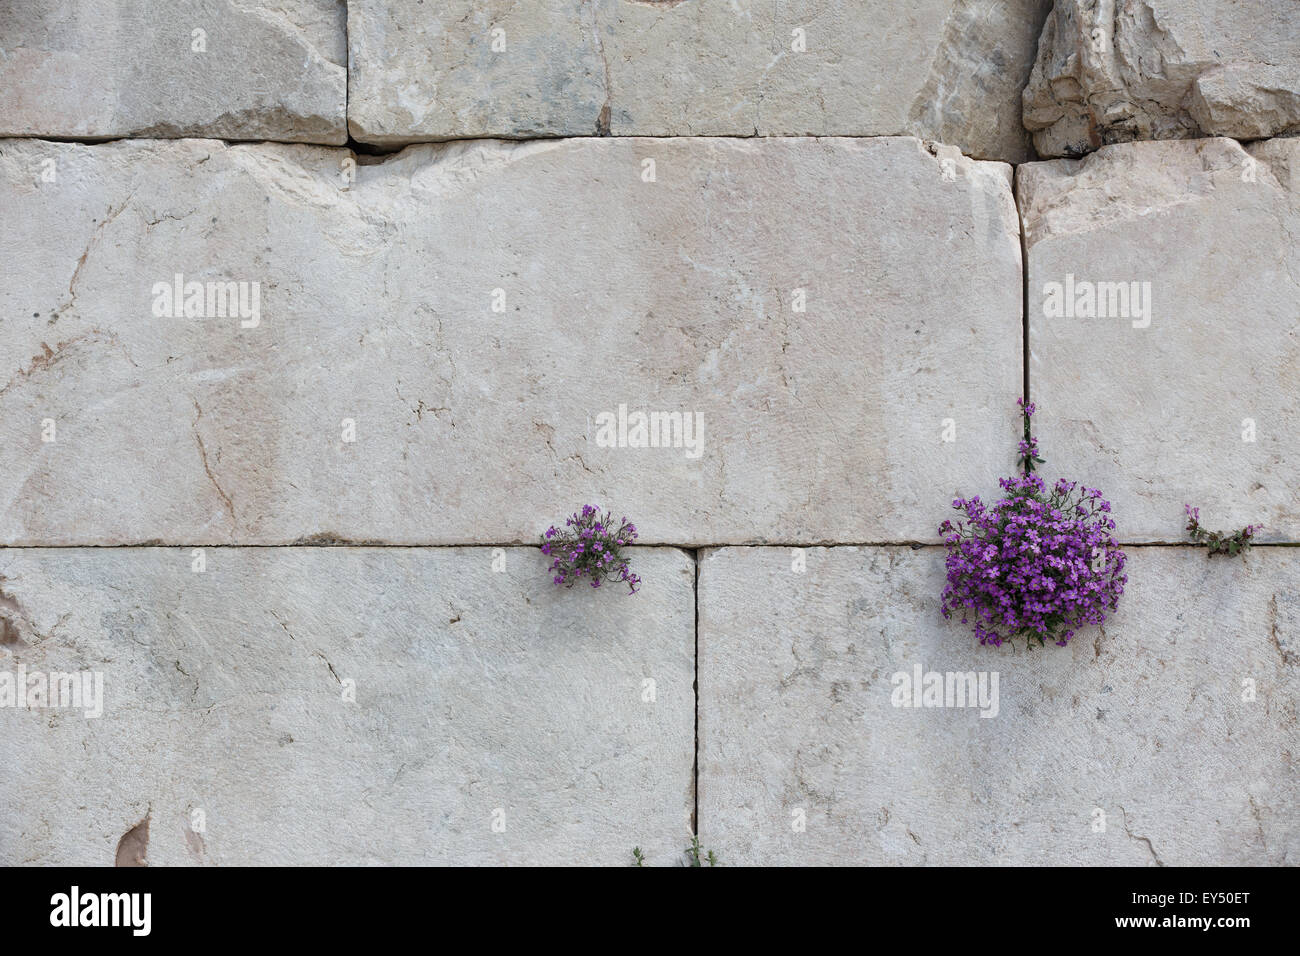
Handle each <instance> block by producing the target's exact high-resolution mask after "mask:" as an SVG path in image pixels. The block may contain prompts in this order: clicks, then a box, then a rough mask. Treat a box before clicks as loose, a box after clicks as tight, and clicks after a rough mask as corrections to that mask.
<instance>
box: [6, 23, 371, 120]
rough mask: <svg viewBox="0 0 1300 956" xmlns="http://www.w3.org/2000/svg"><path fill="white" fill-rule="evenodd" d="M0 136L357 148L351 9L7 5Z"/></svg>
mask: <svg viewBox="0 0 1300 956" xmlns="http://www.w3.org/2000/svg"><path fill="white" fill-rule="evenodd" d="M0 103H3V104H4V109H3V110H0V136H51V137H67V138H80V139H94V138H109V137H118V136H141V137H178V136H210V137H214V138H221V139H235V140H263V139H267V140H280V141H284V142H305V143H306V142H310V143H333V144H340V145H341V144H342V143H345V142H347V119H346V113H347V9H346V4H344V3H343V2H342V0H256V2H247V0H166V2H162V0H96V2H86V0H5V3H4V5H3V10H2V13H0Z"/></svg>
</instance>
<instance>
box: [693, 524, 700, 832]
mask: <svg viewBox="0 0 1300 956" xmlns="http://www.w3.org/2000/svg"><path fill="white" fill-rule="evenodd" d="M700 551H701V549H700V548H694V549H692V550H691V558H692V559H693V560H694V561H695V682H694V684H693V685H692V686H693V687H694V689H695V762H694V764H693V765H692V767H691V796H692V800H693V803H692V806H691V832H692V833H693V834H695V835H696V836H699V835H700Z"/></svg>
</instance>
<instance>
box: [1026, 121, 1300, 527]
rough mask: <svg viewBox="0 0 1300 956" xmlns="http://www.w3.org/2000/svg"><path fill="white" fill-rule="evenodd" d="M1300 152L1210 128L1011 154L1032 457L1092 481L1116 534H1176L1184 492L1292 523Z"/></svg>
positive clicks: (1297, 469) (1299, 464) (1229, 511)
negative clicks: (1030, 158) (1087, 151)
mask: <svg viewBox="0 0 1300 956" xmlns="http://www.w3.org/2000/svg"><path fill="white" fill-rule="evenodd" d="M1297 160H1300V140H1294V139H1278V140H1271V141H1268V142H1264V143H1258V144H1254V145H1252V146H1250V147H1248V148H1245V149H1243V148H1242V147H1241V146H1240V145H1238V144H1237V143H1236V142H1234V141H1232V140H1228V139H1215V140H1197V141H1191V142H1161V143H1129V144H1122V145H1117V146H1111V147H1107V148H1105V149H1102V150H1100V151H1099V152H1097V153H1095V154H1093V155H1091V156H1089V157H1087V158H1086V159H1084V160H1081V161H1071V160H1058V161H1055V162H1047V163H1032V164H1028V165H1026V166H1022V167H1020V169H1019V173H1018V176H1019V178H1018V182H1017V191H1018V197H1019V200H1020V205H1021V210H1022V214H1023V217H1024V222H1025V236H1026V247H1027V249H1028V263H1029V265H1028V269H1029V305H1028V308H1029V345H1030V366H1029V372H1030V388H1031V391H1032V393H1033V398H1034V400H1035V401H1036V402H1037V403H1038V405H1039V416H1038V418H1036V419H1035V421H1036V422H1037V423H1038V435H1039V444H1040V447H1041V450H1042V453H1043V457H1044V458H1046V459H1047V464H1046V465H1045V466H1044V471H1045V474H1047V475H1049V476H1065V477H1069V478H1072V479H1075V480H1079V481H1082V482H1084V483H1085V484H1087V485H1089V486H1093V487H1098V488H1100V489H1101V490H1102V491H1103V492H1105V493H1106V496H1107V497H1108V498H1109V499H1110V500H1111V502H1112V503H1113V504H1114V507H1115V511H1114V514H1115V520H1116V521H1117V523H1118V525H1119V534H1120V536H1121V539H1122V540H1126V541H1168V542H1177V541H1183V540H1186V537H1185V535H1184V531H1183V529H1184V526H1185V524H1186V520H1185V518H1184V515H1183V506H1184V505H1185V504H1190V505H1193V506H1195V507H1199V508H1200V509H1201V520H1202V523H1203V524H1204V525H1205V526H1206V527H1209V528H1212V529H1216V530H1222V531H1229V530H1235V529H1237V528H1240V527H1242V526H1244V525H1246V524H1263V525H1264V532H1263V533H1262V534H1261V536H1260V539H1259V540H1273V541H1297V540H1300V500H1298V499H1297V496H1296V487H1297V484H1298V483H1300V432H1297V429H1296V423H1297V422H1300V310H1298V309H1297V304H1296V303H1297V302H1298V301H1300V279H1298V278H1297V277H1300V258H1298V257H1300V249H1298V248H1297V246H1296V242H1295V239H1294V237H1295V235H1297V233H1300V178H1297V176H1296V169H1297V168H1300V163H1298V162H1297ZM1125 299H1127V300H1128V301H1127V303H1126V302H1125V301H1124V300H1125ZM1138 306H1140V308H1139V307H1138Z"/></svg>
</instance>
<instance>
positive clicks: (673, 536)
mask: <svg viewBox="0 0 1300 956" xmlns="http://www.w3.org/2000/svg"><path fill="white" fill-rule="evenodd" d="M47 173H49V174H50V175H52V176H53V179H52V180H50V179H48V178H47ZM1009 179H1010V174H1009V170H1008V168H1007V167H1006V166H1004V165H1002V164H998V163H986V162H976V161H971V160H967V159H965V158H964V157H962V156H961V155H960V154H959V153H957V152H956V150H954V149H940V148H935V149H934V150H933V151H932V150H931V149H930V148H927V147H926V146H925V145H924V144H922V143H921V142H920V141H917V140H914V139H901V138H900V139H871V140H851V139H822V140H817V139H775V140H753V139H749V140H735V139H663V140H661V139H640V138H620V139H577V140H563V141H554V140H552V141H545V142H535V143H528V144H515V143H503V142H479V143H464V144H444V145H425V146H420V147H413V148H410V149H407V150H405V151H403V152H402V153H400V154H399V155H397V156H394V157H391V158H388V159H386V160H385V161H382V162H371V161H370V160H369V159H367V158H366V157H361V158H360V161H359V162H358V160H357V158H355V157H353V155H352V154H351V153H350V152H349V151H346V150H333V149H326V148H320V147H307V146H292V145H279V144H259V145H255V146H254V145H233V146H232V145H226V144H223V143H219V142H213V141H207V140H182V141H175V142H150V143H145V142H141V141H137V140H128V141H120V142H115V143H111V144H101V145H95V146H86V145H79V144H68V143H48V142H38V141H27V140H11V141H7V142H3V143H0V203H3V205H4V208H5V209H6V211H7V213H8V214H9V218H8V220H7V227H6V229H5V230H3V231H2V232H0V256H3V258H4V261H6V262H7V263H9V264H10V266H11V267H10V268H8V269H6V270H5V272H4V274H3V276H2V277H0V314H3V315H4V317H5V335H4V336H3V338H0V441H3V444H4V447H5V448H6V455H7V461H6V466H5V467H4V468H3V469H0V541H3V542H6V543H10V544H35V545H41V544H123V543H134V544H144V543H151V542H156V543H164V544H206V543H227V544H250V543H256V544H290V543H294V542H297V541H301V540H310V541H334V540H348V541H353V542H367V541H379V542H383V543H395V544H503V543H533V542H536V541H537V540H538V536H539V535H540V534H541V532H542V531H543V530H545V528H546V527H547V525H549V524H550V523H551V522H553V521H555V520H558V519H560V518H561V517H563V515H564V514H566V513H568V512H569V511H571V510H572V509H574V508H575V507H577V506H579V505H581V504H582V503H583V502H592V503H595V504H600V505H603V506H605V507H608V508H612V509H615V510H616V511H618V512H619V513H622V514H626V515H627V516H628V517H629V519H630V520H632V521H633V522H635V523H636V525H637V526H638V528H639V529H640V530H641V533H642V537H641V543H642V544H664V543H668V544H678V545H694V544H719V543H766V542H781V543H784V542H790V541H793V542H805V543H818V542H836V541H850V542H878V541H898V540H902V541H910V540H916V539H930V540H935V539H936V536H935V528H936V525H937V523H938V521H939V520H941V519H942V517H944V516H945V512H946V508H947V505H946V503H947V502H948V501H950V500H951V499H952V497H953V496H954V495H955V494H957V493H958V492H960V491H962V490H963V489H970V488H973V487H975V486H976V485H977V484H985V483H988V482H990V481H991V480H992V479H993V478H994V477H996V475H997V474H999V473H1003V472H1005V471H1008V470H1010V468H1011V467H1012V466H1013V464H1014V456H1015V438H1016V422H1015V417H1014V412H1015V406H1014V401H1015V397H1016V396H1017V395H1018V394H1019V390H1020V381H1021V372H1020V361H1019V360H1020V350H1021V343H1020V338H1021V335H1020V327H1021V299H1022V292H1021V287H1022V283H1021V272H1020V243H1019V237H1018V232H1019V228H1018V223H1017V221H1016V213H1015V207H1014V203H1013V199H1012V196H1011V190H1010V183H1009ZM178 277H179V278H178ZM642 419H644V421H642ZM647 426H657V427H654V428H653V434H651V429H650V427H647ZM949 439H950V440H949Z"/></svg>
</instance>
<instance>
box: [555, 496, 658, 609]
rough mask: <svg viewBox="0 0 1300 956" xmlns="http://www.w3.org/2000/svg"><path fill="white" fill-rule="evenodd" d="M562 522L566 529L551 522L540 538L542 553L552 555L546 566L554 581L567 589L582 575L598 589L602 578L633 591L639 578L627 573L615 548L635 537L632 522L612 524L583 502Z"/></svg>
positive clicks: (602, 580) (607, 517) (626, 568)
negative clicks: (579, 508) (576, 510)
mask: <svg viewBox="0 0 1300 956" xmlns="http://www.w3.org/2000/svg"><path fill="white" fill-rule="evenodd" d="M564 524H565V528H566V529H567V530H565V531H561V530H560V529H559V528H557V527H555V526H554V525H552V526H551V527H549V528H547V529H546V535H545V536H544V537H543V538H542V554H545V555H548V556H551V557H553V558H554V560H553V561H552V562H551V568H550V569H551V571H553V572H555V578H554V581H555V583H556V584H562V585H564V586H565V587H570V588H571V587H573V586H574V585H575V584H577V583H578V582H579V581H581V580H582V579H584V578H586V579H588V580H589V581H590V582H591V586H592V587H593V588H598V587H600V586H601V584H603V583H604V582H605V581H622V582H624V583H626V584H627V586H628V594H635V593H636V589H637V586H638V585H639V584H640V583H641V579H640V578H639V577H637V576H636V575H635V574H633V573H632V572H631V570H630V569H629V568H628V561H627V558H625V557H624V556H623V555H622V553H621V551H620V550H619V549H620V548H622V547H624V546H625V545H629V544H631V543H632V542H633V541H635V540H636V525H631V524H628V523H627V519H626V518H622V519H620V521H619V524H618V526H617V527H615V525H614V521H613V518H612V517H611V516H610V515H608V514H604V515H602V514H601V513H600V509H599V508H596V507H594V506H593V505H583V506H582V511H581V512H579V513H576V514H573V515H571V516H569V517H568V518H566V519H565V522H564Z"/></svg>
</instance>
